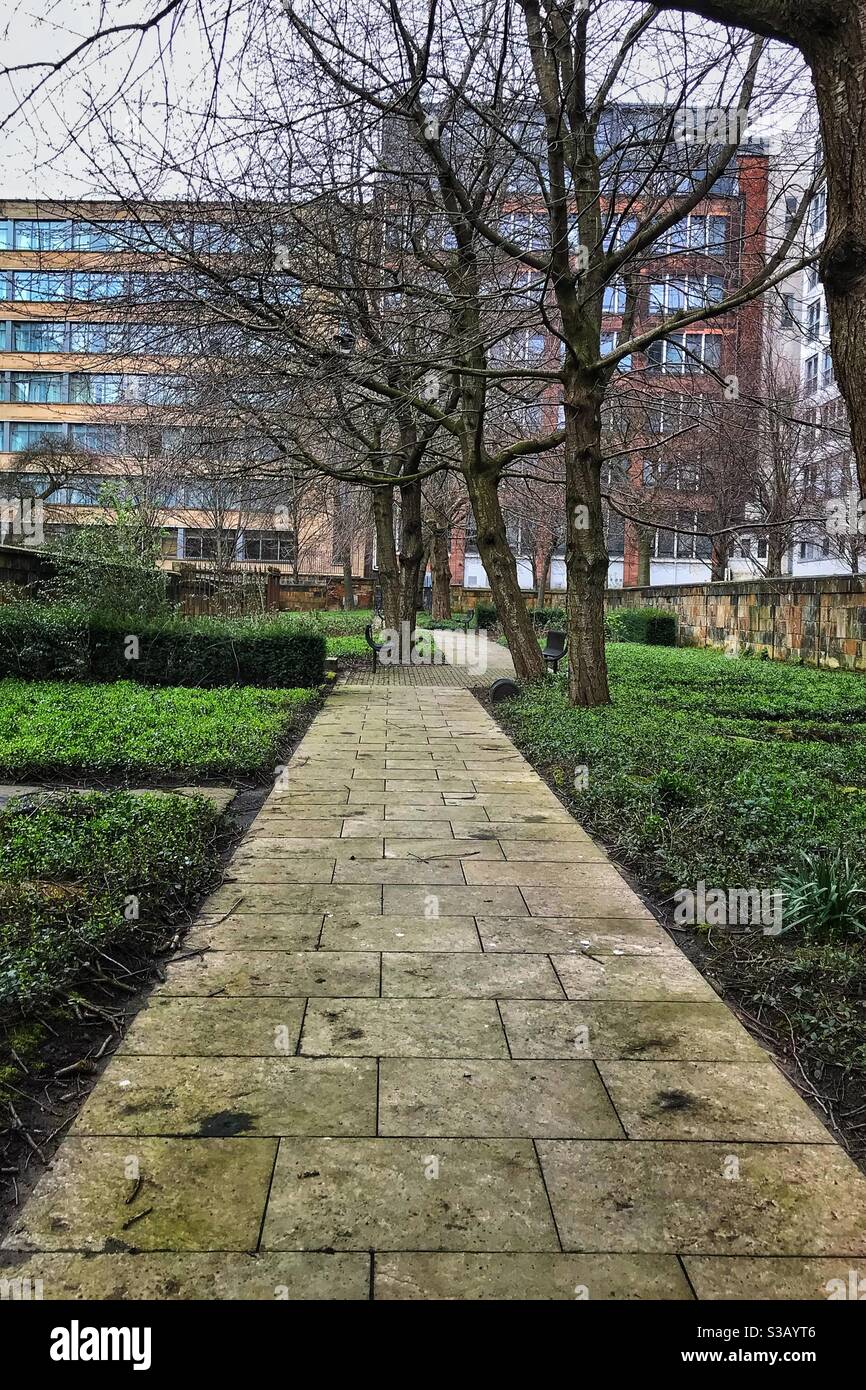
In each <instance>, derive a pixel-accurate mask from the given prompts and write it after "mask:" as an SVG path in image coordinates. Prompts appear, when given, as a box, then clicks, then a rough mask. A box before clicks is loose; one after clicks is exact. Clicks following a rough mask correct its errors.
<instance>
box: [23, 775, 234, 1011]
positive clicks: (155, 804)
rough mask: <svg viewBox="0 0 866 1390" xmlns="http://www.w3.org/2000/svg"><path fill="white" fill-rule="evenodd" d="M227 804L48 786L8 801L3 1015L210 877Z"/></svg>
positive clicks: (124, 939)
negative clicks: (46, 790)
mask: <svg viewBox="0 0 866 1390" xmlns="http://www.w3.org/2000/svg"><path fill="white" fill-rule="evenodd" d="M220 823H221V816H220V813H219V811H218V810H217V809H216V808H215V807H214V806H213V805H212V804H211V803H210V802H209V801H207V800H206V799H205V798H204V797H188V796H177V795H171V794H161V793H158V792H151V793H146V792H145V793H130V792H107V793H106V792H86V793H81V792H51V793H37V794H36V795H34V796H25V797H19V798H16V799H14V800H13V801H10V802H9V803H8V805H7V806H6V808H5V809H4V810H3V811H2V812H0V1015H2V1014H5V1013H8V1012H12V1013H21V1014H23V1015H26V1014H28V1013H29V1012H31V1011H32V1009H33V1008H34V1007H35V1006H37V1005H39V1006H44V1005H46V1004H50V1003H52V1002H55V1001H56V1000H57V999H58V998H60V997H63V996H65V995H66V994H67V992H68V990H69V988H70V986H72V985H73V984H75V985H78V984H79V983H80V981H81V979H82V973H83V972H86V971H90V972H92V971H94V970H98V969H99V968H100V966H99V962H100V960H101V958H102V955H103V953H104V952H105V951H106V950H109V949H112V950H113V949H115V948H117V947H124V946H129V945H132V946H134V947H136V946H139V945H140V944H141V943H142V942H143V940H144V939H145V937H146V936H147V935H148V934H149V933H152V932H153V931H154V929H157V930H158V931H159V932H162V931H163V929H164V923H165V921H166V920H167V919H170V918H171V917H172V916H175V915H176V914H177V912H178V910H179V909H180V908H182V907H184V906H185V905H186V904H188V903H190V902H191V901H192V900H194V899H195V898H196V897H197V896H198V895H199V894H200V893H202V892H203V891H204V889H205V888H206V887H207V886H208V884H209V883H211V882H212V881H214V879H215V877H216V870H217V867H218V863H219V835H218V831H219V827H220Z"/></svg>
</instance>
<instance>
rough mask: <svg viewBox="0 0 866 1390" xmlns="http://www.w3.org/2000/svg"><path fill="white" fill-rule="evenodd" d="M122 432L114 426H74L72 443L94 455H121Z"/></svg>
mask: <svg viewBox="0 0 866 1390" xmlns="http://www.w3.org/2000/svg"><path fill="white" fill-rule="evenodd" d="M120 438H121V436H120V430H119V429H117V428H116V427H115V426H114V425H73V426H72V442H73V444H74V445H75V447H76V448H78V449H89V450H90V451H91V452H92V453H94V454H119V453H120Z"/></svg>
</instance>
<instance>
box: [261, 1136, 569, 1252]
mask: <svg viewBox="0 0 866 1390" xmlns="http://www.w3.org/2000/svg"><path fill="white" fill-rule="evenodd" d="M323 1246H331V1247H333V1248H334V1249H336V1250H370V1249H376V1250H497V1251H498V1250H558V1249H559V1242H558V1240H557V1237H556V1231H555V1228H554V1225H553V1221H552V1219H551V1215H550V1207H549V1204H548V1200H547V1195H546V1193H545V1191H544V1184H543V1183H542V1180H541V1173H540V1171H539V1167H538V1161H537V1159H536V1156H535V1151H534V1149H533V1146H532V1144H531V1142H530V1141H529V1140H528V1139H438V1140H436V1142H435V1145H431V1143H430V1141H429V1139H426V1140H418V1139H385V1138H380V1139H342V1140H341V1139H333V1140H322V1139H284V1140H281V1141H280V1150H279V1153H278V1155H277V1164H276V1168H275V1169H274V1177H273V1183H272V1186H271V1193H270V1199H269V1201H268V1211H267V1216H266V1218H265V1226H264V1231H263V1234H262V1248H263V1249H264V1250H280V1249H287V1250H309V1249H313V1250H318V1249H321V1248H322V1247H323Z"/></svg>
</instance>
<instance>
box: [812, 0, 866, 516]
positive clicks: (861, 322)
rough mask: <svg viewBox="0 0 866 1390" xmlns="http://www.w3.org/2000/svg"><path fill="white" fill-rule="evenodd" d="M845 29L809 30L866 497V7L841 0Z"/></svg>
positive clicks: (830, 275) (848, 382) (845, 388)
mask: <svg viewBox="0 0 866 1390" xmlns="http://www.w3.org/2000/svg"><path fill="white" fill-rule="evenodd" d="M837 13H838V18H839V22H840V29H839V31H838V32H837V33H834V34H833V35H832V36H827V37H824V38H823V39H822V38H821V37H819V36H815V37H807V36H804V37H805V43H804V51H805V54H806V58H807V61H808V62H809V65H810V67H811V69H812V76H813V78H814V82H815V92H816V95H817V99H818V111H819V115H820V123H821V141H822V144H823V148H824V159H825V162H826V167H827V236H826V240H825V242H824V251H823V253H822V256H821V261H820V267H821V279H822V280H823V283H824V294H825V296H826V299H827V310H828V314H829V318H830V336H831V342H832V346H833V366H834V370H835V374H836V376H837V378H838V381H839V386H840V388H841V390H842V395H843V396H844V398H845V403H846V405H847V407H848V415H849V418H850V422H851V436H852V439H853V443H854V452H855V454H856V457H857V472H858V476H859V480H860V493H861V495H862V496H866V140H864V129H866V6H864V5H863V4H862V3H861V2H860V0H858V3H852V0H848V3H845V0H837Z"/></svg>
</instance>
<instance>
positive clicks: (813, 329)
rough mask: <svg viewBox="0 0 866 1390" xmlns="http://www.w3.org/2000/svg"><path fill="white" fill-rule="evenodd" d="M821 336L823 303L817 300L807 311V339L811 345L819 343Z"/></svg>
mask: <svg viewBox="0 0 866 1390" xmlns="http://www.w3.org/2000/svg"><path fill="white" fill-rule="evenodd" d="M820 335H821V301H820V299H816V300H815V303H814V304H810V305H809V307H808V309H807V310H806V337H807V339H808V340H809V342H810V343H814V342H817V340H818V338H819V337H820Z"/></svg>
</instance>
